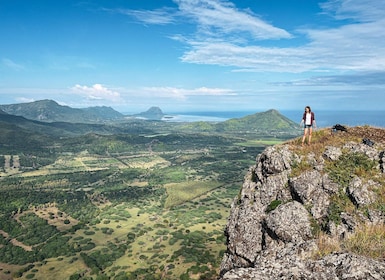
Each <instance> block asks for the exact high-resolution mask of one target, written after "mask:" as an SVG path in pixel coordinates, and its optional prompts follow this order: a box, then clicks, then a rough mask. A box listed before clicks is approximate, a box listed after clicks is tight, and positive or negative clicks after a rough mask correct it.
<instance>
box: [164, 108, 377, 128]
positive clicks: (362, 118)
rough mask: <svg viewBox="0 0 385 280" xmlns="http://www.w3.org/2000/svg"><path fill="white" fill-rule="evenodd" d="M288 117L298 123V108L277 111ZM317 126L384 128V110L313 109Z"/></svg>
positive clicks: (206, 115) (218, 117)
mask: <svg viewBox="0 0 385 280" xmlns="http://www.w3.org/2000/svg"><path fill="white" fill-rule="evenodd" d="M261 112H262V111H255V112H251V111H233V112H231V111H230V112H224V111H219V112H183V113H170V114H167V115H166V117H165V118H164V119H163V120H164V121H168V122H197V121H207V122H222V121H226V120H228V119H232V118H242V117H245V116H248V115H252V114H255V113H261ZM279 112H280V113H281V114H282V115H283V116H285V117H287V118H288V119H290V120H292V121H294V122H297V123H299V122H300V121H301V117H302V111H300V110H282V111H279ZM314 113H315V116H316V118H315V119H316V123H317V127H319V128H322V127H332V126H333V125H335V124H341V125H346V126H365V125H369V126H373V127H381V128H385V111H369V110H365V111H329V110H317V111H314Z"/></svg>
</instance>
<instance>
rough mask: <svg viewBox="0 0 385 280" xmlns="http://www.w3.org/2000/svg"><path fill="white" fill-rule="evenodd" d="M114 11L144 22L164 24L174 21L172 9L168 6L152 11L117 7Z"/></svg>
mask: <svg viewBox="0 0 385 280" xmlns="http://www.w3.org/2000/svg"><path fill="white" fill-rule="evenodd" d="M115 12H118V13H120V14H124V15H128V16H131V17H133V18H135V19H136V20H138V21H140V22H143V23H146V24H159V25H165V24H170V23H173V22H174V21H175V15H174V14H173V12H174V10H172V9H168V8H164V9H157V10H153V11H147V10H130V9H118V10H115Z"/></svg>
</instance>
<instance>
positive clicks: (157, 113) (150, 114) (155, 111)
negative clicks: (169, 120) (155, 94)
mask: <svg viewBox="0 0 385 280" xmlns="http://www.w3.org/2000/svg"><path fill="white" fill-rule="evenodd" d="M134 116H135V117H140V118H145V119H149V120H161V119H162V118H163V117H164V114H163V112H162V110H161V109H160V108H159V107H156V106H153V107H150V108H149V109H148V110H147V111H145V112H142V113H139V114H135V115H134Z"/></svg>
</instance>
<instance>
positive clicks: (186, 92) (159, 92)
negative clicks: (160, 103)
mask: <svg viewBox="0 0 385 280" xmlns="http://www.w3.org/2000/svg"><path fill="white" fill-rule="evenodd" d="M140 93H141V95H151V96H154V95H155V96H156V97H163V98H178V99H184V98H187V97H188V96H227V95H236V93H235V92H234V91H233V90H230V89H225V88H207V87H200V88H194V89H185V88H177V87H144V88H142V89H141V90H140Z"/></svg>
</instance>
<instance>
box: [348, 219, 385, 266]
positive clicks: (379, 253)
mask: <svg viewBox="0 0 385 280" xmlns="http://www.w3.org/2000/svg"><path fill="white" fill-rule="evenodd" d="M343 245H344V247H345V249H346V250H348V251H350V252H353V253H355V254H358V255H362V256H366V257H369V258H373V259H378V260H384V259H385V224H383V223H382V224H374V225H372V224H364V225H361V226H359V227H358V228H357V229H356V230H355V232H354V234H353V235H352V236H350V237H349V238H347V239H346V240H345V241H344V242H343Z"/></svg>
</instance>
